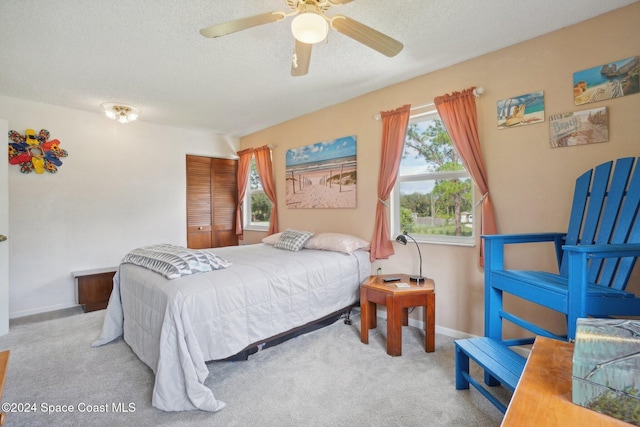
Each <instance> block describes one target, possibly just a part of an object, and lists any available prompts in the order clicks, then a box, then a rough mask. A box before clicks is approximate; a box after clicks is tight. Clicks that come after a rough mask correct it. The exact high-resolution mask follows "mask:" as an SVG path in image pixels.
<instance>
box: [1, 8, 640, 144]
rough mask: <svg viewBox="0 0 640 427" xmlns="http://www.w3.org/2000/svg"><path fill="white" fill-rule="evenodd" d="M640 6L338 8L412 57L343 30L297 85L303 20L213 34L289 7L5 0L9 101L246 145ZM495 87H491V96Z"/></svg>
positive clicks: (4, 89)
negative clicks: (130, 108)
mask: <svg viewBox="0 0 640 427" xmlns="http://www.w3.org/2000/svg"><path fill="white" fill-rule="evenodd" d="M635 1H637V0H607V1H602V0H530V1H524V0H515V1H514V0H404V1H400V0H398V1H392V0H355V1H353V2H351V3H349V4H346V5H343V6H335V7H332V8H331V9H330V10H329V11H328V12H327V15H329V16H332V15H335V14H342V15H346V16H349V17H350V18H353V19H355V20H357V21H360V22H362V23H363V24H366V25H368V26H370V27H373V28H375V29H377V30H379V31H381V32H383V33H386V34H388V35H390V36H391V37H393V38H395V39H397V40H399V41H401V42H402V43H403V44H404V50H403V51H402V52H401V53H400V54H399V55H397V56H396V57H393V58H388V57H386V56H383V55H381V54H380V53H378V52H376V51H374V50H372V49H370V48H368V47H366V46H364V45H361V44H359V43H357V42H355V41H354V40H352V39H350V38H348V37H346V36H344V35H342V34H339V33H337V32H336V31H333V30H331V31H330V33H329V38H328V42H327V43H322V44H319V45H314V47H313V53H312V56H311V64H310V68H309V74H307V75H306V76H302V77H291V76H290V74H289V72H290V66H291V55H292V52H293V37H292V35H291V32H290V22H291V18H287V19H286V20H284V21H281V22H277V23H272V24H266V25H263V26H260V27H255V28H252V29H249V30H245V31H242V32H239V33H234V34H229V35H226V36H224V37H221V38H217V39H206V38H204V37H202V36H201V35H200V34H199V33H198V31H199V29H201V28H203V27H207V26H210V25H213V24H217V23H221V22H226V21H229V20H233V19H237V18H242V17H246V16H251V15H256V14H260V13H264V12H269V11H278V10H283V11H284V10H288V9H287V5H286V1H285V0H208V1H205V0H109V1H104V0H2V1H0V17H1V19H2V25H0V58H2V60H0V94H2V95H7V96H10V97H16V98H22V99H29V100H34V101H40V102H44V103H48V104H54V105H60V106H66V107H71V108H76V109H81V110H88V111H99V108H100V104H102V103H103V102H111V101H117V102H122V103H128V104H132V105H135V106H137V107H139V108H141V110H142V114H141V118H140V120H146V121H149V122H154V123H163V124H167V125H174V126H180V127H199V128H207V129H211V130H213V131H215V132H218V133H221V134H227V135H232V136H243V135H246V134H249V133H252V132H255V131H257V130H260V129H264V128H266V127H269V126H272V125H274V124H277V123H281V122H284V121H286V120H289V119H292V118H294V117H298V116H301V115H303V114H307V113H310V112H313V111H316V110H318V109H321V108H324V107H327V106H330V105H333V104H336V103H338V102H342V101H344V100H347V99H351V98H354V97H356V96H359V95H362V94H364V93H367V92H371V91H373V90H376V89H379V88H381V87H385V86H388V85H390V84H393V83H398V82H401V81H404V80H407V79H410V78H412V77H415V76H418V75H422V74H425V73H428V72H431V71H435V70H437V69H441V68H444V67H447V66H450V65H453V64H456V63H459V62H462V61H465V60H467V59H470V58H473V57H476V56H480V55H482V54H485V53H488V52H492V51H495V50H498V49H501V48H503V47H506V46H509V45H512V44H515V43H518V42H521V41H523V40H526V39H530V38H533V37H536V36H539V35H542V34H545V33H548V32H550V31H554V30H557V29H559V28H562V27H566V26H568V25H571V24H574V23H577V22H580V21H583V20H586V19H589V18H591V17H594V16H597V15H600V14H602V13H605V12H607V11H610V10H613V9H617V8H619V7H623V6H626V5H628V4H631V3H634V2H635ZM481 83H482V82H478V84H479V85H481Z"/></svg>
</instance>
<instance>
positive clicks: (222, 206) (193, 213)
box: [187, 156, 238, 249]
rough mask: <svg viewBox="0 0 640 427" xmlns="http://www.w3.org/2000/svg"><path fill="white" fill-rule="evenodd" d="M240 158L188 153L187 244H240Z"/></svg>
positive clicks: (206, 245) (196, 247) (205, 246)
mask: <svg viewBox="0 0 640 427" xmlns="http://www.w3.org/2000/svg"><path fill="white" fill-rule="evenodd" d="M236 171H237V161H236V160H227V159H214V158H210V157H200V156H187V246H188V247H189V248H193V249H202V248H215V247H219V246H232V245H237V244H238V238H237V236H236V234H235V206H236V200H237V189H236Z"/></svg>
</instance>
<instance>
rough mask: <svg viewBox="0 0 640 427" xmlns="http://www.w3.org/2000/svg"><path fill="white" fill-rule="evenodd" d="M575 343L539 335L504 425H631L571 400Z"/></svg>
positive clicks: (595, 426)
mask: <svg viewBox="0 0 640 427" xmlns="http://www.w3.org/2000/svg"><path fill="white" fill-rule="evenodd" d="M572 363H573V344H570V343H568V342H565V341H558V340H553V339H551V338H545V337H541V336H538V337H536V341H535V342H534V343H533V348H532V349H531V354H529V359H528V360H527V364H526V365H525V367H524V372H523V373H522V377H520V382H518V387H516V391H515V393H514V394H513V397H512V398H511V402H510V403H509V407H508V408H507V412H506V414H505V416H504V419H503V420H502V424H501V426H502V427H528V426H531V427H539V426H549V427H552V426H557V427H562V426H589V427H599V426H603V427H604V426H620V427H623V426H630V425H631V424H628V423H625V422H623V421H620V420H618V419H615V418H612V417H610V416H608V415H604V414H601V413H599V412H596V411H592V410H591V409H587V408H584V407H582V406H579V405H576V404H575V403H573V402H572V400H571V375H572Z"/></svg>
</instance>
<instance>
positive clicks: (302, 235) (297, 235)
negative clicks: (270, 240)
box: [273, 228, 313, 252]
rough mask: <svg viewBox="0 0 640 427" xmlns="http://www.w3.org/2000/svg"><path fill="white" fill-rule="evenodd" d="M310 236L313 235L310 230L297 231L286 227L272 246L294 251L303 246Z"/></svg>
mask: <svg viewBox="0 0 640 427" xmlns="http://www.w3.org/2000/svg"><path fill="white" fill-rule="evenodd" d="M311 236H313V232H311V231H298V230H292V229H290V228H288V229H287V231H285V232H283V233H282V234H281V235H280V237H279V238H278V241H277V242H276V243H275V244H274V245H273V247H274V248H278V249H285V250H287V251H293V252H296V251H299V250H300V249H302V248H304V244H305V243H307V240H309V239H310V238H311Z"/></svg>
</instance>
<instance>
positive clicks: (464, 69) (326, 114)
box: [240, 3, 640, 335]
mask: <svg viewBox="0 0 640 427" xmlns="http://www.w3.org/2000/svg"><path fill="white" fill-rule="evenodd" d="M639 19H640V3H635V4H633V5H631V6H628V7H626V8H623V9H620V10H617V11H614V12H612V13H609V14H606V15H603V16H601V17H598V18H595V19H593V20H590V21H587V22H584V23H582V24H579V25H575V26H572V27H568V28H565V29H563V30H560V31H557V32H554V33H552V34H549V35H546V36H543V37H539V38H537V39H533V40H530V41H527V42H524V43H521V44H518V45H515V46H512V47H510V48H506V49H503V50H500V51H498V52H494V53H492V54H488V55H485V56H482V57H479V58H476V59H473V60H470V61H467V62H465V63H462V64H458V65H455V66H452V67H449V68H446V69H444V70H440V71H437V72H433V73H429V74H426V75H423V76H420V77H418V78H415V79H412V80H409V81H406V82H403V83H401V84H397V85H393V86H389V87H387V88H384V89H382V90H379V91H376V92H373V93H369V94H367V95H364V96H361V97H359V98H356V99H353V100H350V101H347V102H344V103H342V104H339V105H335V106H333V107H329V108H326V109H324V110H320V111H317V112H315V113H313V114H309V115H306V116H303V117H300V118H297V119H295V120H291V121H289V122H286V123H283V124H280V125H278V126H274V127H271V128H269V129H265V130H263V131H260V132H257V133H255V134H252V135H248V136H246V137H244V138H242V139H241V141H240V146H241V148H248V147H257V146H261V145H264V144H273V145H275V149H274V151H273V154H274V173H275V179H276V181H277V187H276V189H277V192H278V205H279V206H280V211H279V214H280V224H279V225H280V228H282V229H283V228H286V227H293V228H299V229H308V230H314V231H316V232H320V231H329V230H331V231H338V232H347V233H351V234H355V235H358V236H360V237H363V238H366V239H370V238H371V236H372V234H373V223H374V215H375V205H376V188H377V173H378V164H379V159H380V140H381V124H380V122H379V121H376V120H374V118H373V117H374V115H375V114H377V113H379V112H380V111H386V110H391V109H394V108H396V107H399V106H401V105H403V104H407V103H410V104H412V105H421V104H425V103H429V102H432V100H433V98H434V97H436V96H439V95H443V94H445V93H451V92H453V91H458V90H463V89H466V88H469V87H472V86H480V87H483V88H484V94H483V95H482V97H481V98H480V99H479V100H478V102H477V109H478V117H479V132H480V138H481V141H482V148H483V152H484V157H485V162H486V165H487V168H488V177H489V184H490V188H491V194H492V197H493V200H494V203H495V206H496V211H497V212H496V214H497V219H498V229H499V231H500V232H506V233H511V232H528V231H563V230H564V229H565V228H566V224H567V217H568V212H569V208H570V203H571V202H570V197H571V193H572V190H573V182H574V180H575V178H576V177H577V176H578V175H579V174H580V173H581V172H583V171H584V170H585V169H588V168H591V167H593V166H595V165H596V164H599V163H601V162H603V161H606V160H610V159H614V158H618V157H623V156H638V155H640V140H639V138H638V135H640V119H639V111H640V108H639V107H640V94H635V95H631V96H626V97H623V98H618V99H613V100H609V101H604V102H598V103H595V104H590V105H587V106H581V107H579V108H576V107H575V106H574V105H573V97H572V96H573V95H572V82H573V72H575V71H579V70H583V69H586V68H591V67H594V66H598V65H601V64H604V63H607V62H611V61H616V60H620V59H624V58H627V57H630V56H635V55H638V54H640V51H639V49H638V40H640V27H639V26H638V25H637V23H638V22H639ZM538 90H543V91H544V96H545V115H546V117H547V118H548V116H549V115H551V114H556V113H564V112H570V111H576V110H582V109H589V108H595V107H600V106H608V107H609V109H610V110H609V113H610V123H609V126H610V136H609V141H608V142H606V143H601V144H592V145H587V146H578V147H569V148H559V149H552V148H550V146H549V123H548V119H546V120H545V122H544V123H542V124H533V125H529V126H523V127H518V128H512V129H504V130H498V129H497V125H496V103H497V101H498V100H500V99H505V98H510V97H513V96H517V95H521V94H526V93H530V92H534V91H538ZM346 135H356V136H357V138H358V142H357V144H358V146H357V154H358V178H359V179H358V203H357V208H356V209H287V208H286V205H285V188H284V183H285V176H284V175H285V172H284V171H285V152H286V150H288V149H290V148H294V147H300V146H303V145H307V144H311V143H315V142H319V141H326V140H330V139H333V138H336V137H341V136H346ZM478 215H479V212H476V217H477V216H478ZM245 236H246V237H245V239H246V240H245V242H249V243H251V242H257V241H259V240H260V239H261V238H262V237H263V236H264V234H263V233H256V232H253V233H251V232H247V233H246V234H245ZM394 245H395V244H394ZM394 248H395V250H396V255H394V256H393V257H391V258H390V259H388V260H383V261H377V262H376V263H374V270H375V269H376V268H377V267H378V266H382V268H383V270H384V272H388V273H391V272H416V271H417V269H418V267H417V265H416V264H417V254H416V251H415V247H411V246H406V247H403V246H398V245H395V246H394ZM529 249H530V251H529V252H525V251H522V250H517V251H512V252H508V254H507V255H508V258H507V263H508V265H509V266H526V267H541V268H551V267H552V266H553V262H552V260H553V257H552V253H551V252H550V248H546V247H540V248H529ZM421 250H422V255H423V258H424V267H423V268H424V271H425V273H426V274H427V275H428V276H429V277H432V278H434V280H435V282H436V289H437V305H436V307H437V308H436V323H437V325H438V327H439V328H441V330H451V331H460V332H464V333H471V334H476V335H482V333H483V315H484V314H483V313H484V308H483V270H482V269H480V268H479V267H478V266H477V256H478V248H477V245H476V247H472V248H469V247H456V246H446V245H431V244H421ZM532 251H533V252H532ZM532 254H533V255H532ZM509 303H510V304H513V303H514V302H509ZM519 310H522V312H523V313H524V312H525V311H526V312H527V313H525V314H524V316H525V317H530V316H535V317H538V318H542V317H544V318H545V319H547V321H546V323H548V324H549V323H552V324H556V323H557V324H561V320H562V319H561V318H559V317H558V316H553V315H552V316H548V315H546V313H541V312H539V311H538V310H534V309H533V308H532V307H530V306H529V305H526V306H523V307H522V308H519Z"/></svg>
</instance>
